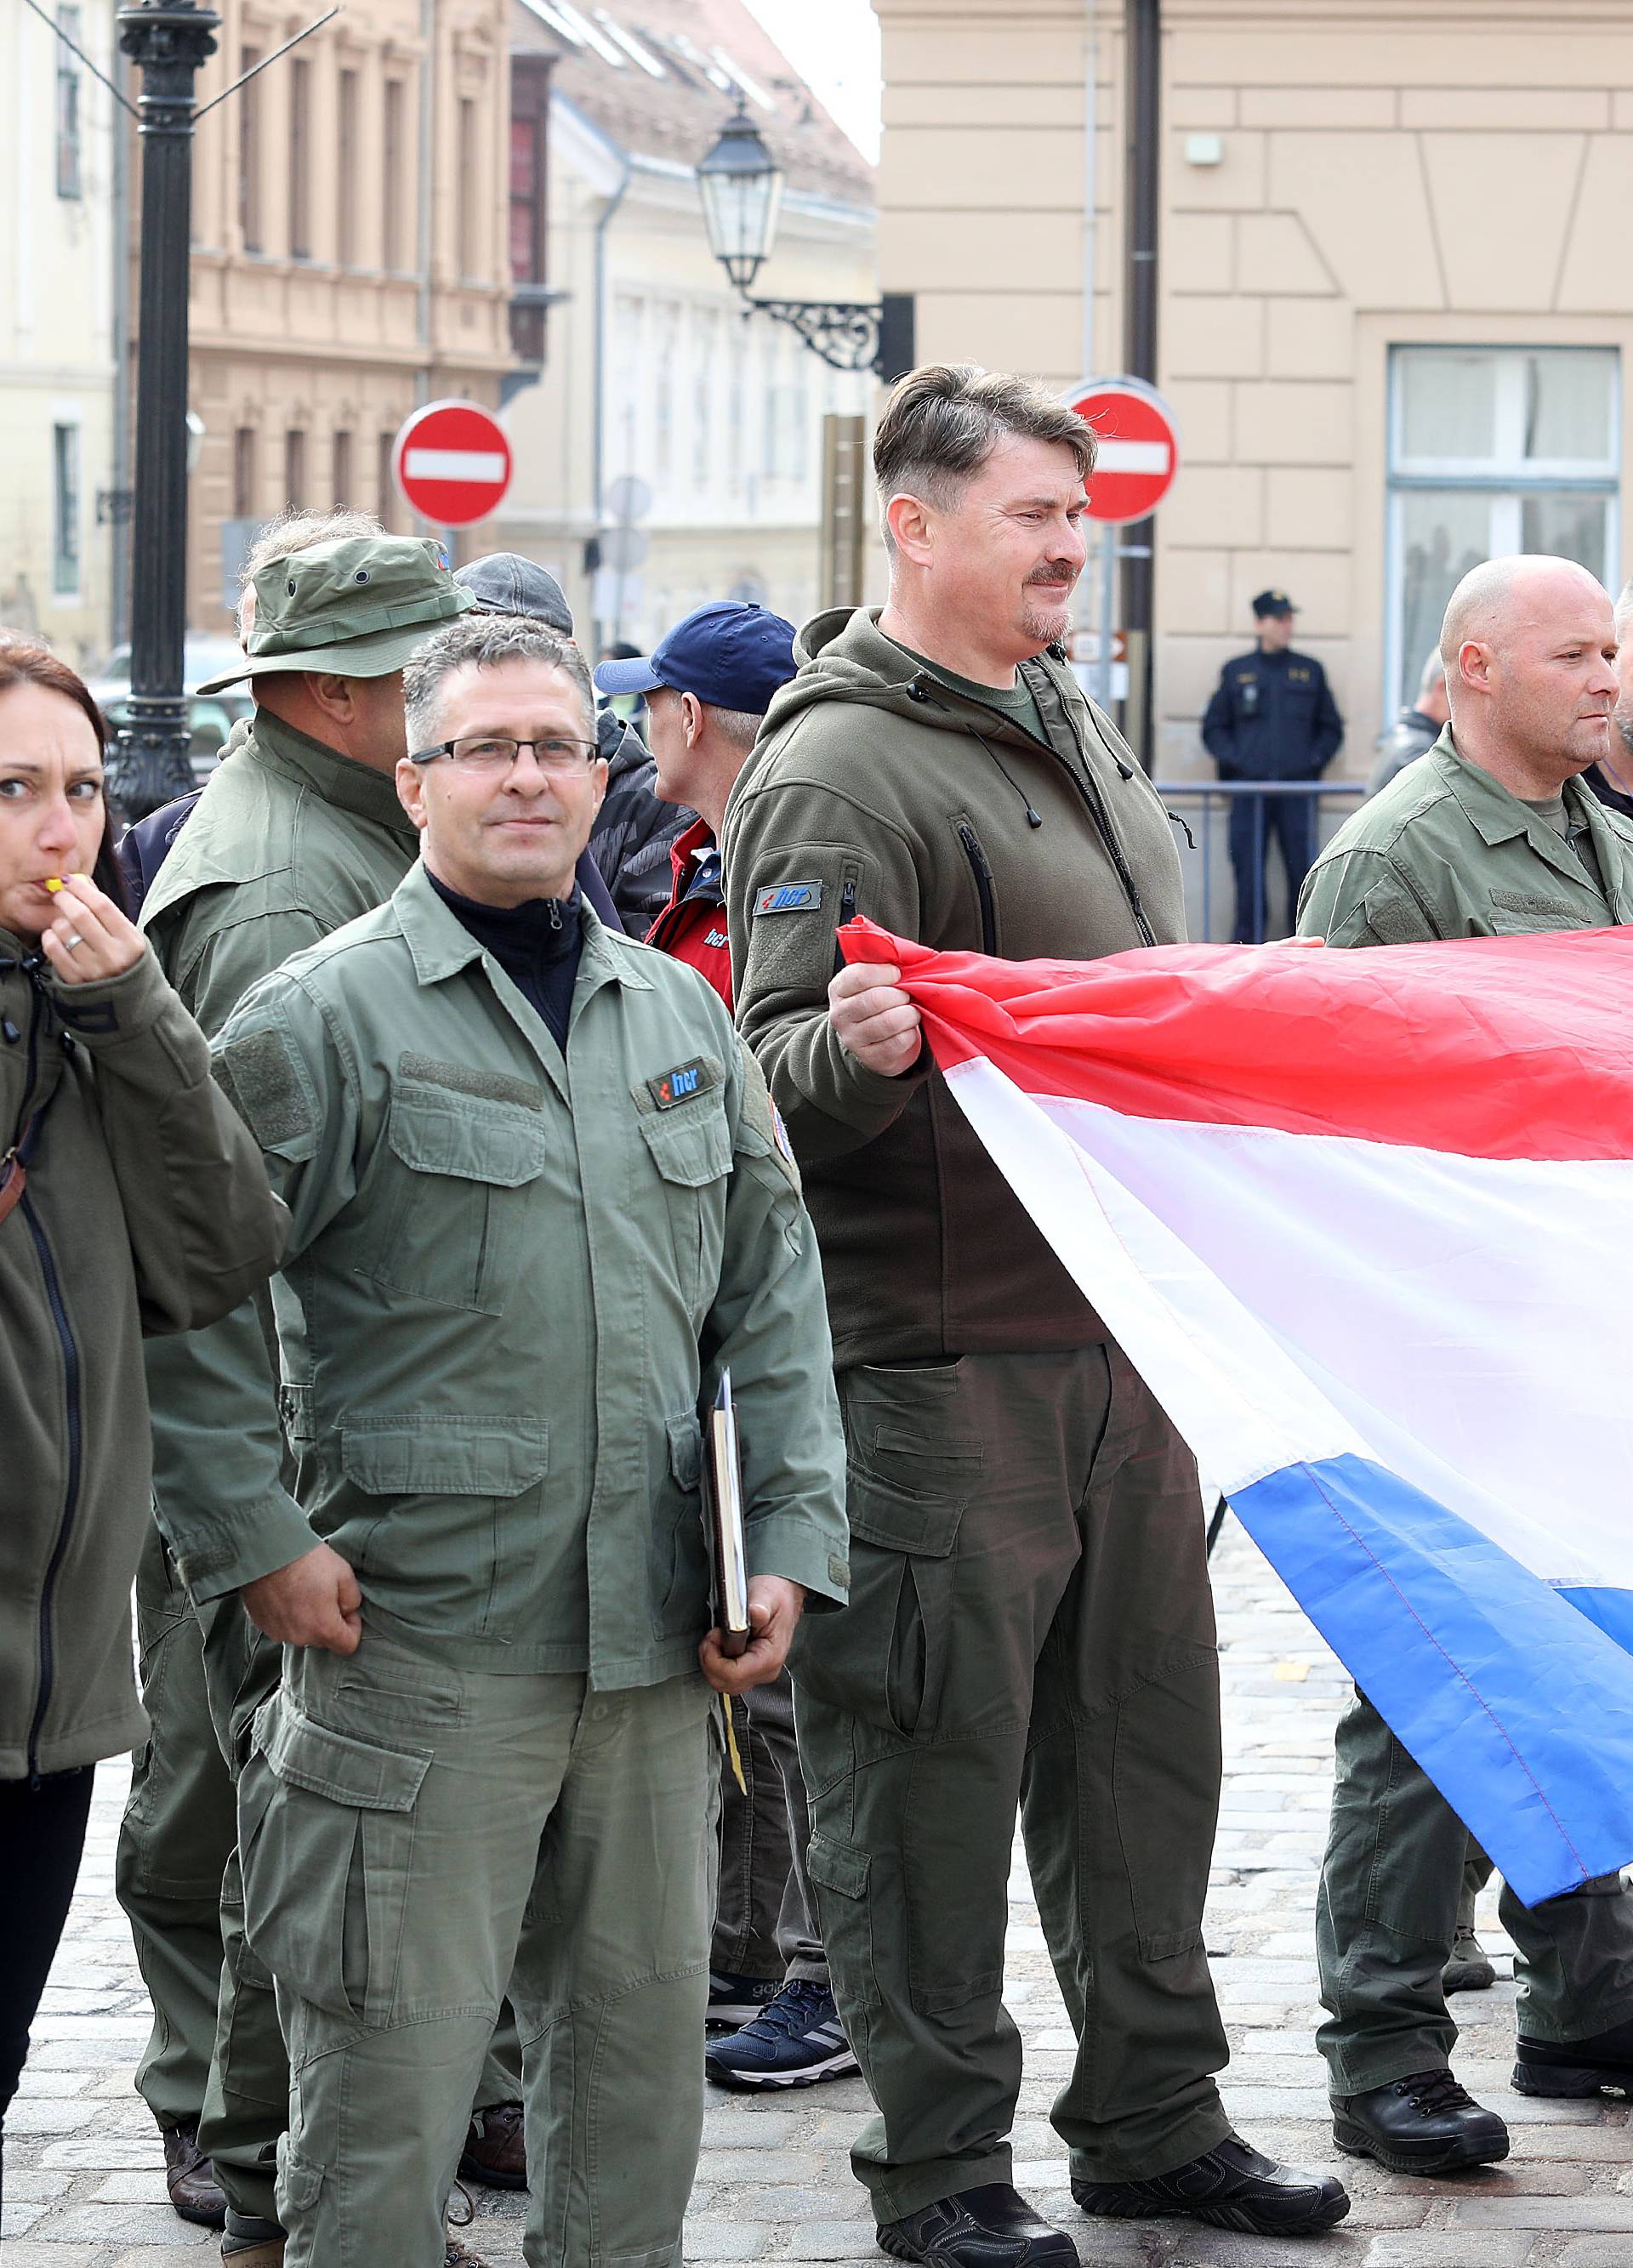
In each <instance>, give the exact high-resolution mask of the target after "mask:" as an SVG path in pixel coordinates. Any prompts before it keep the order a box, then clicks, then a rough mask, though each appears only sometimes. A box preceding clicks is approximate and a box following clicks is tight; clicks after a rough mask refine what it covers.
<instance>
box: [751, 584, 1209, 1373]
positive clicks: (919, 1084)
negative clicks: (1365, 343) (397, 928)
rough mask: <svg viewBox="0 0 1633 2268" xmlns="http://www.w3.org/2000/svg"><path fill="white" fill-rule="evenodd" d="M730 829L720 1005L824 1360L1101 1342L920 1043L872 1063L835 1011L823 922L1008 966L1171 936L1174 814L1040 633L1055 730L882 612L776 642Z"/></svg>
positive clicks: (831, 950) (1026, 667)
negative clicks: (812, 1307)
mask: <svg viewBox="0 0 1633 2268" xmlns="http://www.w3.org/2000/svg"><path fill="white" fill-rule="evenodd" d="M794 653H795V656H796V658H797V659H798V660H799V662H800V668H799V672H798V674H797V675H796V676H794V678H793V679H792V680H791V681H789V683H788V684H787V685H785V686H784V687H783V688H782V689H781V690H780V692H779V693H778V694H777V695H776V696H775V697H774V698H773V700H772V705H771V708H770V710H769V711H768V712H767V714H766V718H765V727H764V730H763V732H762V733H761V736H760V739H759V741H758V744H757V747H756V748H755V750H754V753H753V755H751V756H750V759H749V762H748V763H747V764H746V765H745V766H744V768H743V774H742V777H740V779H739V780H738V783H737V785H736V787H735V790H734V791H733V794H732V799H731V801H730V804H729V806H728V809H727V814H726V823H725V828H724V832H723V836H722V847H723V850H724V855H725V878H726V897H727V907H728V920H729V926H730V932H731V958H732V970H733V977H734V982H735V988H736V1001H737V1020H738V1025H739V1027H740V1029H741V1030H742V1032H743V1036H744V1037H745V1038H746V1039H747V1040H748V1042H749V1043H750V1046H751V1047H752V1048H753V1049H754V1050H755V1053H756V1054H757V1056H758V1057H759V1059H760V1063H761V1065H762V1068H763V1069H764V1071H765V1076H766V1079H767V1081H768V1082H769V1084H770V1086H771V1090H772V1095H773V1097H774V1099H775V1101H776V1102H777V1104H778V1106H779V1108H780V1109H781V1111H782V1114H783V1116H784V1118H785V1119H786V1121H787V1128H788V1132H789V1135H790V1137H791V1138H792V1141H793V1144H794V1152H795V1154H796V1155H797V1157H798V1159H799V1161H800V1166H801V1170H802V1175H803V1177H804V1183H805V1197H806V1203H807V1204H808V1205H809V1209H810V1212H811V1217H812V1219H813V1220H814V1221H815V1222H816V1224H817V1240H818V1241H819V1243H820V1245H821V1247H822V1254H823V1264H824V1275H825V1278H826V1282H827V1290H828V1310H829V1322H830V1324H831V1329H832V1332H833V1342H834V1356H835V1359H836V1361H837V1362H838V1363H839V1366H841V1367H844V1366H846V1365H848V1364H851V1363H858V1362H889V1361H899V1360H905V1359H922V1358H926V1357H943V1358H956V1357H957V1356H958V1355H962V1354H979V1353H999V1352H1019V1351H1026V1350H1028V1349H1043V1348H1060V1347H1072V1346H1080V1345H1086V1344H1093V1343H1095V1342H1097V1341H1098V1340H1101V1339H1104V1338H1105V1329H1104V1327H1103V1325H1102V1324H1101V1323H1100V1322H1099V1320H1098V1318H1097V1316H1096V1315H1095V1314H1094V1313H1093V1311H1092V1309H1091V1308H1090V1307H1089V1306H1088V1305H1087V1303H1086V1302H1085V1301H1084V1300H1083V1296H1082V1294H1081V1293H1080V1292H1078V1291H1077V1290H1076V1288H1075V1285H1073V1284H1072V1282H1071V1280H1070V1278H1068V1275H1067V1273H1066V1270H1065V1269H1064V1268H1063V1267H1062V1266H1061V1265H1060V1262H1059V1261H1058V1260H1057V1259H1056V1258H1055V1256H1054V1255H1053V1252H1051V1251H1050V1249H1049V1248H1048V1247H1047V1246H1046V1243H1045V1242H1044V1241H1043V1238H1042V1237H1041V1236H1040V1235H1039V1234H1038V1231H1037V1229H1036V1228H1035V1227H1034V1226H1032V1223H1031V1219H1029V1217H1028V1216H1027V1214H1026V1213H1025V1212H1024V1211H1023V1208H1022V1206H1021V1204H1020V1202H1019V1200H1018V1198H1016V1196H1015V1195H1014V1193H1013V1191H1012V1190H1011V1189H1009V1184H1008V1183H1007V1182H1005V1181H1004V1179H1003V1177H1002V1176H1001V1174H1000V1173H999V1171H998V1169H997V1167H995V1166H994V1164H993V1163H992V1160H990V1158H989V1157H988V1156H987V1154H986V1151H985V1150H984V1149H983V1148H982V1146H981V1144H980V1142H979V1139H978V1138H977V1137H976V1135H975V1133H974V1132H973V1131H972V1129H971V1127H970V1125H969V1123H968V1122H967V1121H966V1120H965V1118H964V1115H963V1113H962V1112H961V1111H960V1109H959V1108H958V1106H957V1103H956V1102H955V1101H954V1100H953V1098H952V1095H951V1094H950V1092H949V1090H948V1087H947V1085H946V1082H945V1081H944V1080H943V1079H942V1077H941V1075H940V1073H939V1072H937V1071H935V1070H934V1069H933V1068H932V1067H930V1066H929V1064H928V1062H927V1059H926V1060H923V1061H921V1062H920V1064H917V1065H915V1066H914V1068H913V1070H912V1071H908V1072H906V1073H905V1074H904V1075H903V1076H901V1077H900V1078H897V1079H886V1078H883V1077H881V1076H880V1075H879V1074H878V1073H877V1072H876V1071H868V1069H866V1068H865V1067H864V1066H863V1065H862V1064H860V1063H858V1062H857V1061H856V1059H855V1058H854V1057H853V1056H850V1055H847V1054H846V1051H845V1050H844V1049H842V1048H841V1047H840V1045H839V1042H838V1041H837V1040H836V1038H835V1037H834V1035H833V1031H832V1027H831V1025H830V1023H829V1020H828V1002H827V989H828V983H829V980H830V978H831V976H832V975H833V972H834V968H835V966H836V961H835V946H834V931H835V928H836V927H837V925H838V924H839V923H841V922H843V921H845V920H846V919H847V918H848V917H850V916H851V915H852V914H856V913H861V914H867V915H868V916H869V917H871V918H872V919H873V920H875V921H876V922H878V923H880V924H882V925H883V927H884V928H885V929H888V930H890V931H892V932H895V934H897V935H898V936H900V937H910V938H914V939H918V940H919V941H920V943H921V944H924V945H927V946H935V947H937V948H940V949H942V950H943V951H955V952H974V953H986V954H995V955H996V956H998V957H999V958H1000V959H1002V960H1005V961H1027V960H1032V959H1038V958H1048V959H1051V960H1057V961H1092V960H1096V959H1098V958H1099V957H1100V956H1101V955H1102V954H1110V953H1123V952H1127V951H1128V950H1130V949H1131V948H1134V947H1137V946H1142V945H1152V944H1156V945H1167V944H1173V943H1176V942H1177V941H1178V940H1179V939H1180V938H1181V937H1183V935H1184V922H1185V909H1184V894H1183V889H1182V886H1181V880H1180V873H1179V855H1178V852H1177V851H1176V850H1175V848H1174V843H1173V839H1172V827H1171V821H1170V820H1169V818H1168V815H1167V814H1166V813H1165V812H1164V809H1163V806H1162V804H1161V803H1160V801H1159V800H1158V799H1157V796H1156V792H1155V791H1154V790H1153V788H1152V786H1151V784H1150V783H1149V780H1148V779H1147V778H1146V777H1145V775H1144V773H1143V772H1142V771H1141V770H1140V769H1139V767H1138V766H1137V765H1136V764H1135V763H1134V760H1133V758H1132V756H1131V755H1130V754H1129V752H1128V750H1127V747H1126V746H1125V745H1124V743H1123V742H1122V740H1120V739H1119V736H1118V734H1117V733H1116V731H1115V729H1114V728H1113V726H1112V725H1111V723H1110V722H1109V721H1108V719H1107V718H1105V717H1104V716H1102V715H1101V713H1100V711H1098V710H1097V709H1096V708H1094V707H1093V705H1092V704H1091V703H1090V702H1089V701H1088V700H1087V699H1086V698H1085V697H1084V696H1083V692H1082V690H1081V689H1080V688H1079V686H1078V683H1077V681H1076V679H1075V677H1074V676H1073V675H1072V673H1071V671H1070V670H1069V669H1068V667H1067V666H1066V665H1065V663H1064V661H1063V660H1062V659H1060V657H1059V654H1058V652H1056V651H1055V650H1053V649H1052V650H1051V652H1048V653H1046V654H1040V655H1039V656H1038V658H1037V659H1035V660H1032V661H1029V662H1025V663H1023V664H1022V669H1023V674H1024V676H1025V679H1026V681H1027V683H1028V685H1029V686H1030V687H1031V690H1032V692H1033V694H1034V695H1035V696H1036V698H1037V702H1038V710H1039V712H1040V714H1041V716H1042V718H1043V722H1044V727H1045V730H1046V733H1047V735H1048V738H1047V740H1046V741H1043V740H1038V739H1036V738H1034V736H1033V735H1032V734H1031V733H1030V732H1028V731H1027V730H1026V729H1025V728H1024V727H1023V725H1019V724H1016V723H1015V722H1012V721H1011V719H1010V718H1008V717H1006V716H1005V715H1003V714H1002V713H1001V711H998V710H996V709H989V708H988V707H987V706H986V704H985V703H981V702H978V701H975V700H971V699H965V698H964V697H963V696H960V695H959V694H957V693H955V692H954V691H952V690H951V689H950V688H949V687H947V686H946V685H945V684H944V683H942V681H941V680H940V679H938V678H937V677H935V675H933V674H931V673H930V672H928V671H927V670H925V669H923V668H922V667H920V666H919V664H918V663H917V662H916V661H915V659H914V658H913V656H912V655H911V654H910V653H908V652H906V650H905V648H904V647H902V646H900V645H898V644H896V643H895V642H894V641H893V640H891V639H890V638H888V637H885V636H884V635H883V633H882V632H881V631H880V630H879V628H878V617H877V613H876V611H875V610H868V609H861V610H859V611H857V612H855V613H852V612H850V611H848V610H846V609H839V610H836V611H834V612H832V613H829V614H824V615H817V618H816V619H815V620H814V621H813V622H809V623H808V624H807V625H806V627H805V629H804V630H802V632H801V633H800V637H799V638H798V640H797V641H796V644H795V646H794Z"/></svg>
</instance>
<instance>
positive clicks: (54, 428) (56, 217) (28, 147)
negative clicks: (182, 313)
mask: <svg viewBox="0 0 1633 2268" xmlns="http://www.w3.org/2000/svg"><path fill="white" fill-rule="evenodd" d="M48 16H49V17H50V18H51V21H47V22H42V21H41V18H40V17H39V16H38V15H36V14H35V13H34V12H33V10H31V9H29V8H26V7H25V6H24V4H23V0H0V57H3V58H4V77H5V83H6V84H7V85H9V86H10V87H11V96H10V97H9V99H8V107H7V116H8V121H9V131H8V133H7V136H6V147H5V151H4V157H0V463H4V468H5V478H4V483H0V627H4V628H5V629H7V630H20V631H24V632H26V633H27V634H29V635H31V636H34V637H44V638H45V639H47V640H48V642H49V644H51V645H52V646H53V647H55V650H56V651H57V652H59V653H61V654H63V656H64V658H65V659H68V660H70V661H71V662H73V663H74V664H75V665H76V666H79V667H94V666H95V665H96V664H97V663H99V662H100V660H101V659H102V657H103V656H104V654H105V653H106V652H107V647H108V644H109V643H110V641H111V634H112V633H111V622H110V609H111V603H112V585H113V563H114V544H115V527H114V521H113V518H112V512H113V511H114V509H115V506H114V504H113V501H112V498H113V491H114V490H115V487H116V486H117V481H116V468H115V423H114V399H115V312H116V311H115V255H114V210H115V164H116V159H117V152H116V147H115V132H114V104H113V98H112V96H111V95H110V94H108V92H107V90H106V89H105V88H103V87H101V86H100V85H98V84H97V82H96V80H95V79H94V78H93V77H92V75H91V73H90V72H89V71H88V70H85V67H84V65H83V64H82V63H79V62H78V60H77V59H76V57H75V56H74V55H73V54H72V53H71V52H70V49H68V48H65V47H64V46H63V45H62V43H61V42H60V41H59V40H57V38H56V37H55V33H54V31H53V28H52V26H53V23H56V24H60V25H61V26H62V27H63V30H64V31H65V32H66V33H68V35H69V37H70V39H71V40H73V42H74V44H75V46H76V47H78V48H80V49H82V50H83V51H84V53H85V54H86V55H89V56H90V57H91V58H92V60H93V61H94V62H95V63H97V65H98V66H99V68H100V69H101V70H104V71H108V72H111V71H112V70H113V68H114V47H115V34H114V9H113V5H112V0H78V4H74V5H63V6H53V7H52V8H50V9H49V10H48Z"/></svg>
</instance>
